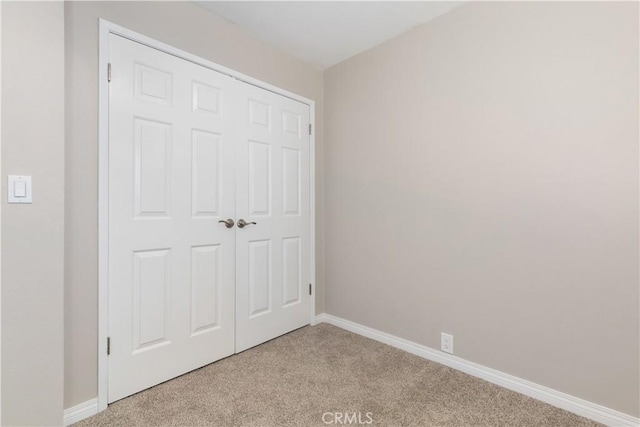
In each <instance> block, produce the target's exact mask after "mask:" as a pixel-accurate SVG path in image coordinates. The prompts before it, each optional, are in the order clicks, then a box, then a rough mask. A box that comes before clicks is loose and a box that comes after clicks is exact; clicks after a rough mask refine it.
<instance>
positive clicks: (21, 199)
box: [7, 175, 31, 203]
mask: <svg viewBox="0 0 640 427" xmlns="http://www.w3.org/2000/svg"><path fill="white" fill-rule="evenodd" d="M8 178H9V179H8V180H7V181H8V185H7V194H8V196H9V197H8V199H9V200H8V202H9V203H31V177H30V176H24V175H9V177H8Z"/></svg>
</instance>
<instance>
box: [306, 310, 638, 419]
mask: <svg viewBox="0 0 640 427" xmlns="http://www.w3.org/2000/svg"><path fill="white" fill-rule="evenodd" d="M323 322H324V323H328V324H330V325H334V326H337V327H339V328H342V329H346V330H347V331H351V332H353V333H356V334H358V335H362V336H364V337H367V338H371V339H373V340H376V341H379V342H381V343H384V344H387V345H390V346H392V347H396V348H399V349H400V350H404V351H406V352H409V353H411V354H415V355H416V356H420V357H423V358H425V359H427V360H431V361H433V362H437V363H441V364H443V365H445V366H449V367H450V368H453V369H457V370H458V371H462V372H464V373H466V374H469V375H472V376H474V377H478V378H481V379H483V380H485V381H488V382H490V383H493V384H496V385H499V386H501V387H504V388H507V389H509V390H513V391H515V392H518V393H521V394H524V395H525V396H529V397H532V398H534V399H538V400H541V401H543V402H545V403H548V404H550V405H553V406H555V407H558V408H561V409H564V410H566V411H569V412H572V413H574V414H577V415H580V416H582V417H585V418H589V419H591V420H593V421H597V422H599V423H602V424H605V425H608V426H612V427H621V426H639V425H640V419H638V418H635V417H633V416H631V415H627V414H624V413H622V412H619V411H615V410H613V409H609V408H607V407H605V406H602V405H598V404H596V403H592V402H589V401H586V400H584V399H580V398H578V397H575V396H571V395H569V394H566V393H563V392H561V391H557V390H553V389H551V388H548V387H545V386H542V385H540V384H536V383H533V382H531V381H527V380H524V379H522V378H518V377H515V376H513V375H509V374H505V373H504V372H500V371H497V370H495V369H491V368H487V367H486V366H482V365H479V364H477V363H473V362H469V361H468V360H465V359H462V358H460V357H456V356H453V355H451V354H447V353H443V352H441V351H439V350H434V349H432V348H430V347H427V346H424V345H421V344H417V343H414V342H412V341H409V340H405V339H403V338H399V337H396V336H394V335H391V334H387V333H385V332H381V331H378V330H376V329H373V328H369V327H367V326H363V325H360V324H358V323H355V322H351V321H349V320H345V319H342V318H340V317H336V316H332V315H330V314H326V313H323V314H320V315H318V316H316V321H315V322H314V324H318V323H323Z"/></svg>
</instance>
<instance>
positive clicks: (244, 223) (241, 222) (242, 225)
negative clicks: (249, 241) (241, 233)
mask: <svg viewBox="0 0 640 427" xmlns="http://www.w3.org/2000/svg"><path fill="white" fill-rule="evenodd" d="M251 224H253V225H256V223H255V222H247V221H245V220H244V219H242V218H240V219H239V220H238V228H245V227H246V226H247V225H251Z"/></svg>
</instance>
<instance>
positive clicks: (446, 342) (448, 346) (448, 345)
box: [440, 332, 453, 354]
mask: <svg viewBox="0 0 640 427" xmlns="http://www.w3.org/2000/svg"><path fill="white" fill-rule="evenodd" d="M440 350H442V351H444V352H445V353H451V354H453V335H449V334H445V333H444V332H442V333H441V334H440Z"/></svg>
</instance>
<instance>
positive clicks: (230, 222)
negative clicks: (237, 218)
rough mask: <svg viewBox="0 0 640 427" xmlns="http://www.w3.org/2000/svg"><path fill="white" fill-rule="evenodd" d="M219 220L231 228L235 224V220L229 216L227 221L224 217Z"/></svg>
mask: <svg viewBox="0 0 640 427" xmlns="http://www.w3.org/2000/svg"><path fill="white" fill-rule="evenodd" d="M218 222H222V223H224V226H225V227H227V228H231V227H233V224H234V222H233V220H232V219H231V218H229V219H228V220H226V221H225V220H224V219H221V220H220V221H218ZM238 224H240V223H238Z"/></svg>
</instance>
